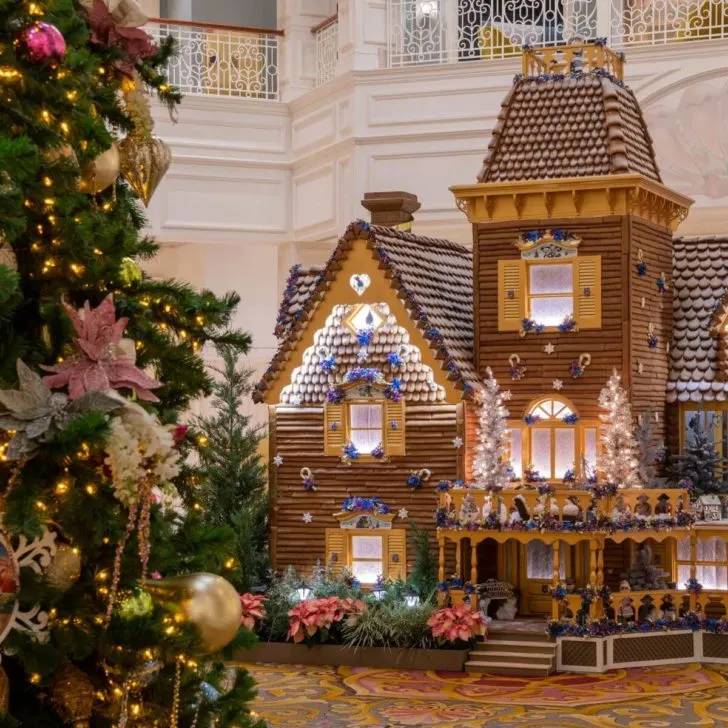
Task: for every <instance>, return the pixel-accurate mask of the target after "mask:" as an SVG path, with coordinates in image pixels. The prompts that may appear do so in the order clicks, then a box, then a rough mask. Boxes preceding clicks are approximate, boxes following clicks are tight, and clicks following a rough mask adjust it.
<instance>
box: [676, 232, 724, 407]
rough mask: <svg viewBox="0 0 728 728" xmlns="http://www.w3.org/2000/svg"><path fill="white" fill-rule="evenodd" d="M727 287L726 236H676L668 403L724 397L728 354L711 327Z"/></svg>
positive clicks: (719, 399) (708, 400)
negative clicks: (727, 356)
mask: <svg viewBox="0 0 728 728" xmlns="http://www.w3.org/2000/svg"><path fill="white" fill-rule="evenodd" d="M727 288H728V236H710V237H700V236H698V237H678V238H675V242H674V262H673V289H674V290H673V307H674V313H673V321H674V323H673V334H672V335H673V338H672V344H671V346H670V372H669V376H668V382H667V401H668V402H700V401H706V402H711V401H720V402H724V401H728V381H725V379H726V371H725V369H726V364H728V358H726V353H728V352H726V351H725V349H724V345H725V342H724V341H723V337H724V335H723V336H721V334H720V332H719V331H716V326H715V325H716V321H717V318H719V314H720V311H721V310H722V307H724V301H725V294H726V289H727Z"/></svg>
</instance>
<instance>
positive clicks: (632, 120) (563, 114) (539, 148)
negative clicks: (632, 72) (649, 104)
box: [478, 69, 661, 182]
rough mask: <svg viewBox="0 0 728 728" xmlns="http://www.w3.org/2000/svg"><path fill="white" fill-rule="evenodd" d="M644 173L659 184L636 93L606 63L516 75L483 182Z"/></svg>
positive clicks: (488, 154)
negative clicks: (572, 71)
mask: <svg viewBox="0 0 728 728" xmlns="http://www.w3.org/2000/svg"><path fill="white" fill-rule="evenodd" d="M635 172H637V173H639V174H642V175H644V176H645V177H648V178H649V179H652V180H655V181H657V182H660V181H661V180H660V173H659V171H658V168H657V163H656V161H655V152H654V149H653V147H652V139H651V138H650V135H649V132H648V131H647V126H646V124H645V120H644V118H643V116H642V111H641V109H640V106H639V104H638V103H637V99H636V98H635V96H634V94H633V93H632V91H631V90H630V89H628V88H627V87H626V86H625V85H624V84H623V83H622V82H621V81H620V80H618V79H616V78H613V77H612V76H610V75H608V74H607V73H606V72H605V71H603V70H602V69H597V70H595V71H592V72H589V73H576V74H569V75H566V76H564V75H562V74H559V75H543V76H527V77H524V76H516V79H515V81H514V85H513V88H512V89H511V91H510V92H509V93H508V95H507V96H506V98H505V99H504V100H503V102H502V105H501V111H500V114H499V115H498V121H497V123H496V125H495V128H494V129H493V134H492V137H491V141H490V144H489V145H488V153H487V155H486V157H485V160H484V162H483V167H482V169H481V171H480V174H479V175H478V181H479V182H512V181H524V180H535V179H552V178H564V177H589V176H593V175H609V174H627V173H635Z"/></svg>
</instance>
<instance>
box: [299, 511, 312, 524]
mask: <svg viewBox="0 0 728 728" xmlns="http://www.w3.org/2000/svg"><path fill="white" fill-rule="evenodd" d="M302 518H303V522H304V523H311V521H313V515H311V514H310V513H304V514H303V516H302Z"/></svg>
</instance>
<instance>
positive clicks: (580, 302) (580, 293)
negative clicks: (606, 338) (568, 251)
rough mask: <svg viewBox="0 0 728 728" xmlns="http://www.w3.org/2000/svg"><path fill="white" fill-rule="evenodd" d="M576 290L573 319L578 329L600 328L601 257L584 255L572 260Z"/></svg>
mask: <svg viewBox="0 0 728 728" xmlns="http://www.w3.org/2000/svg"><path fill="white" fill-rule="evenodd" d="M574 272H575V274H576V275H575V276H574V278H575V280H576V285H577V287H576V290H575V291H574V318H575V319H576V323H577V324H578V326H579V328H580V329H601V328H602V257H601V256H600V255H585V256H583V257H578V258H576V259H575V260H574Z"/></svg>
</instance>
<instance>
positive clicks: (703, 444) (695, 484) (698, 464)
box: [672, 413, 726, 496]
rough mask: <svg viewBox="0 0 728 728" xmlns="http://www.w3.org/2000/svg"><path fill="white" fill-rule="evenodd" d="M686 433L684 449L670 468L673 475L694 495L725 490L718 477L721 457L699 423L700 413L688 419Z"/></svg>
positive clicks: (723, 461) (723, 463)
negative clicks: (684, 483)
mask: <svg viewBox="0 0 728 728" xmlns="http://www.w3.org/2000/svg"><path fill="white" fill-rule="evenodd" d="M687 434H688V436H687V443H686V445H685V449H684V450H683V452H682V454H681V455H680V456H678V457H677V458H676V460H675V463H674V466H673V469H672V475H673V478H674V479H675V480H677V481H678V482H680V481H688V482H689V486H690V490H691V491H692V493H693V495H695V496H701V495H706V494H708V493H723V492H725V490H726V481H725V480H724V479H722V478H721V477H720V472H721V470H722V469H723V468H724V466H725V460H724V459H723V458H722V457H721V456H720V455H719V454H718V453H717V452H716V449H715V442H714V440H713V438H712V437H711V436H710V433H709V432H708V431H707V429H706V428H705V427H703V426H702V425H701V424H700V413H698V414H696V415H694V416H693V417H692V418H691V419H690V421H689V422H688V433H687Z"/></svg>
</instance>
